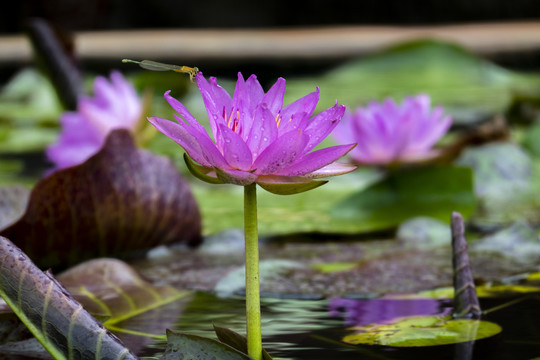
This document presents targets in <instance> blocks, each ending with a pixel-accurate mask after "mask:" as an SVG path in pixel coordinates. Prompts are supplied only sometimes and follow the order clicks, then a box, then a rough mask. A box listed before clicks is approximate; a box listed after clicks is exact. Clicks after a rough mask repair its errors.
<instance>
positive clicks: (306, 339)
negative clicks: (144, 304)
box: [120, 292, 540, 360]
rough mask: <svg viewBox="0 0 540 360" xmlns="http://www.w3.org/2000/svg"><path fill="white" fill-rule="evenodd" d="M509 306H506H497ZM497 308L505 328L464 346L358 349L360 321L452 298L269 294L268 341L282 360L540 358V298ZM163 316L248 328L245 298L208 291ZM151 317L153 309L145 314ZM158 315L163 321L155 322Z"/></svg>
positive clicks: (190, 323) (201, 331)
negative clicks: (351, 337) (353, 339)
mask: <svg viewBox="0 0 540 360" xmlns="http://www.w3.org/2000/svg"><path fill="white" fill-rule="evenodd" d="M505 304H506V305H507V306H502V308H500V309H498V310H497V309H496V308H497V307H500V306H501V305H505ZM481 305H482V307H483V309H485V310H488V312H489V309H493V311H492V312H489V313H488V314H487V315H486V316H485V317H484V318H483V320H487V321H491V322H495V323H497V324H499V325H500V326H501V327H502V328H503V332H502V333H501V334H498V335H496V336H494V337H491V338H487V339H483V340H479V341H476V342H469V343H461V344H457V345H443V346H431V347H417V348H396V347H394V348H392V347H384V346H367V345H366V346H358V345H348V344H345V343H343V342H341V341H340V340H341V338H343V337H344V336H345V335H347V334H351V333H352V332H353V331H352V330H350V327H351V326H353V325H367V324H369V323H372V322H375V321H379V322H380V321H388V320H390V319H392V318H396V317H403V316H412V315H428V314H448V313H450V312H451V306H452V304H451V301H449V300H434V299H408V300H397V299H384V298H375V299H343V298H340V299H303V300H297V299H282V298H281V299H280V298H270V297H264V298H263V299H262V314H263V315H262V317H263V318H262V322H263V343H264V346H265V348H266V349H267V350H268V351H269V353H270V354H271V355H272V356H274V357H275V358H276V359H283V360H285V359H286V360H293V359H298V360H300V359H331V358H333V357H338V358H339V359H512V360H515V359H534V358H536V357H540V295H525V296H523V295H519V296H512V297H502V298H489V299H482V300H481ZM166 308H167V309H166V311H165V312H163V310H164V309H161V310H160V313H161V315H160V316H162V317H163V318H164V319H166V320H165V322H164V323H162V325H165V324H166V323H167V322H169V324H167V327H168V328H170V329H172V330H176V331H183V332H186V333H190V334H196V335H201V336H207V337H212V338H215V335H214V333H213V330H212V324H215V325H217V326H221V327H227V328H231V329H232V330H235V331H237V332H239V333H245V330H244V324H245V322H244V321H245V317H244V308H243V299H242V298H241V297H236V298H218V297H216V296H214V295H212V294H209V293H206V292H197V293H194V294H193V296H192V297H190V299H189V300H187V301H186V300H183V301H182V302H181V303H179V302H176V303H171V304H169V305H167V306H166ZM145 316H147V314H146V315H145ZM154 320H155V319H154ZM145 323H146V321H140V322H138V320H137V318H133V319H131V320H129V324H128V323H126V324H125V327H129V328H130V329H133V330H138V331H148V329H144V324H145ZM120 336H121V337H122V338H123V340H124V341H125V342H126V345H127V346H128V347H129V348H132V349H134V348H136V347H137V346H139V347H140V346H141V337H140V336H133V335H127V336H126V334H120ZM165 345H166V342H165V341H163V340H152V341H151V342H150V343H148V344H146V345H145V347H144V348H143V349H141V350H140V351H139V356H141V357H143V358H146V359H154V358H159V356H160V354H161V353H162V351H163V349H164V347H165Z"/></svg>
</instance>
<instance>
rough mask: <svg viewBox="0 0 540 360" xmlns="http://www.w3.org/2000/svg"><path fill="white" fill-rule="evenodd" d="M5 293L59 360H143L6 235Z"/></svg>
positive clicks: (1, 248) (2, 244)
mask: <svg viewBox="0 0 540 360" xmlns="http://www.w3.org/2000/svg"><path fill="white" fill-rule="evenodd" d="M0 254H2V258H1V260H0V295H1V296H2V298H4V300H5V301H6V302H7V303H8V305H9V306H10V307H11V308H12V309H13V311H14V312H15V313H16V314H17V316H18V317H19V318H20V319H21V320H22V321H23V322H24V324H25V325H26V326H27V327H28V329H29V330H30V331H31V332H32V334H34V336H35V337H36V338H37V339H38V340H39V342H40V343H41V344H42V345H43V346H44V347H45V348H46V349H47V351H49V353H51V355H52V356H53V357H54V358H55V359H73V358H83V357H84V358H96V359H111V360H113V359H126V360H127V359H137V357H136V356H134V355H133V354H132V353H131V352H130V351H129V350H128V349H127V348H125V347H124V346H123V345H122V343H121V342H120V340H118V338H116V336H114V335H113V334H111V333H110V332H109V331H108V330H107V329H105V328H104V327H103V325H101V324H100V323H99V322H97V320H96V319H95V318H93V317H92V316H91V315H90V314H89V313H88V312H87V311H86V310H84V309H83V307H82V306H81V304H80V303H78V302H77V301H76V300H75V299H74V298H73V297H72V296H71V294H69V293H68V292H67V290H65V289H64V287H63V286H62V285H60V283H59V282H58V281H57V280H56V279H55V278H54V277H53V276H52V275H51V274H50V273H43V272H42V271H41V270H39V269H38V268H37V267H36V266H35V265H34V264H33V263H32V261H30V260H29V259H28V257H27V256H26V254H24V253H23V252H22V251H21V250H20V249H19V248H17V247H16V246H14V245H13V243H11V241H9V240H8V239H5V238H2V237H0Z"/></svg>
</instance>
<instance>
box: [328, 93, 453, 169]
mask: <svg viewBox="0 0 540 360" xmlns="http://www.w3.org/2000/svg"><path fill="white" fill-rule="evenodd" d="M451 123H452V120H451V118H450V116H444V115H443V108H442V107H441V106H437V107H436V108H434V109H433V110H432V109H431V100H430V98H429V96H428V95H424V94H421V95H417V96H414V97H406V98H405V99H404V100H403V103H402V104H401V105H398V104H396V103H395V102H394V100H392V99H390V98H388V99H386V100H385V101H384V102H382V103H377V102H371V103H369V104H368V105H367V106H366V107H359V108H357V109H356V110H355V111H354V113H352V114H351V113H348V112H347V113H346V114H345V116H344V117H343V120H342V121H341V123H340V124H339V125H338V126H337V127H336V129H335V131H334V132H333V134H332V136H333V137H334V139H336V140H337V141H338V142H339V143H342V144H347V143H351V142H357V143H358V145H357V146H356V147H355V148H354V149H352V150H351V152H350V153H349V156H350V157H351V158H352V159H353V160H354V161H355V162H357V163H360V164H373V165H375V164H377V165H381V164H390V163H396V162H415V161H422V160H427V159H430V158H433V157H435V156H437V155H438V153H439V152H438V151H437V150H435V149H432V147H433V145H435V143H436V142H437V141H438V140H439V139H440V138H441V137H442V136H443V135H444V134H445V133H446V132H447V131H448V129H449V128H450V125H451Z"/></svg>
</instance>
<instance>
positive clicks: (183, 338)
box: [161, 330, 251, 360]
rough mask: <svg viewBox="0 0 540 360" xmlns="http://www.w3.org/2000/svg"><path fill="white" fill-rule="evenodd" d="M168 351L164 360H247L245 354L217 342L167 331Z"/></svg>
mask: <svg viewBox="0 0 540 360" xmlns="http://www.w3.org/2000/svg"><path fill="white" fill-rule="evenodd" d="M167 340H168V342H167V350H165V353H164V354H163V357H162V358H161V359H162V360H183V359H185V360H191V359H193V360H214V359H219V360H246V359H251V358H250V357H249V356H247V355H246V354H244V353H241V352H240V351H238V350H236V349H234V348H232V347H230V346H229V345H225V344H223V343H221V342H219V341H217V340H214V339H208V338H204V337H202V336H197V335H190V334H182V333H175V332H173V331H170V330H168V331H167Z"/></svg>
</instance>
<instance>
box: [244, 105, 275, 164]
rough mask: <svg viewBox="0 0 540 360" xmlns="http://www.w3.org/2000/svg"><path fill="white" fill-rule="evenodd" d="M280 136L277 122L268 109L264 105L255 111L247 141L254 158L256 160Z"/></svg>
mask: <svg viewBox="0 0 540 360" xmlns="http://www.w3.org/2000/svg"><path fill="white" fill-rule="evenodd" d="M277 136H278V130H277V126H276V120H275V119H274V117H273V115H272V113H271V112H270V110H268V108H267V107H266V106H265V105H264V104H262V105H260V106H259V107H257V109H256V110H255V115H254V116H253V126H252V127H251V132H250V134H249V136H248V138H247V140H246V143H247V145H248V147H249V148H250V149H251V154H252V155H253V158H254V159H256V158H257V157H258V156H259V155H260V154H261V153H262V152H263V151H264V150H265V149H266V148H267V147H268V145H270V144H271V143H273V142H274V140H275V139H276V138H277Z"/></svg>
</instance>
